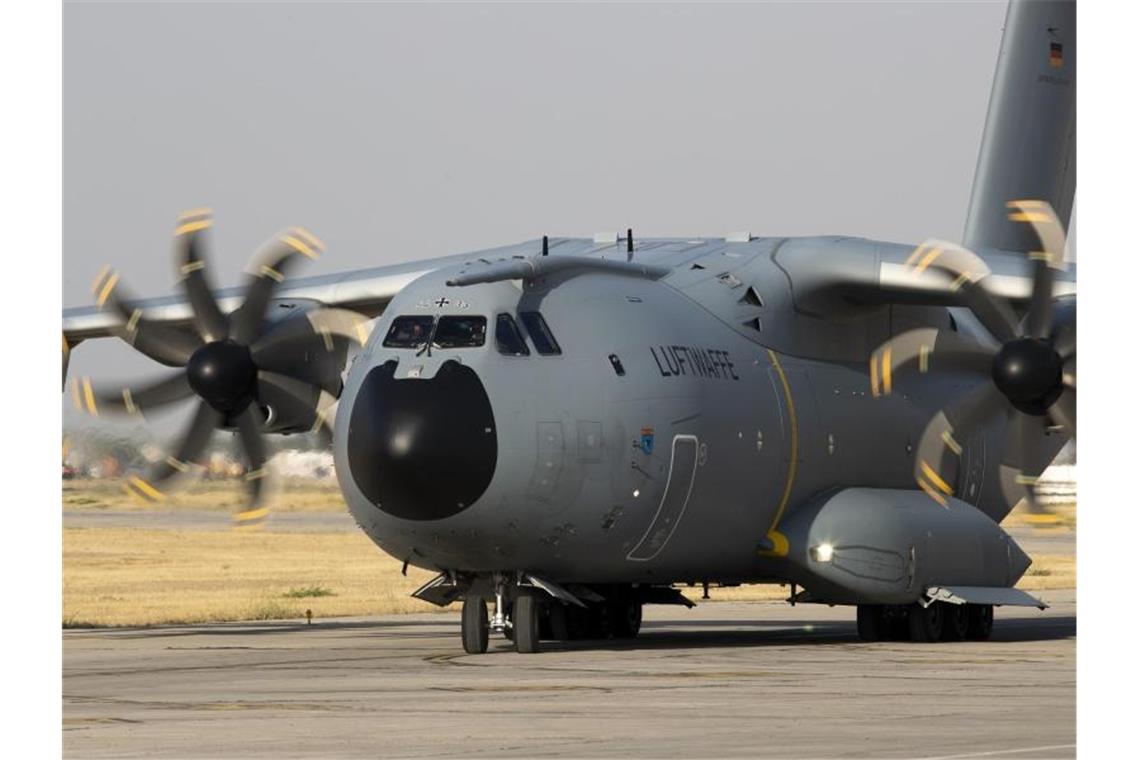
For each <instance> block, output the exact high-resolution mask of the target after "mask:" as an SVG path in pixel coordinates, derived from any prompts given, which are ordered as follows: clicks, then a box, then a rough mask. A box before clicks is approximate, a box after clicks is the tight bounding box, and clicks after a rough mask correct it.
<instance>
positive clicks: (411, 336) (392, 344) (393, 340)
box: [384, 315, 435, 348]
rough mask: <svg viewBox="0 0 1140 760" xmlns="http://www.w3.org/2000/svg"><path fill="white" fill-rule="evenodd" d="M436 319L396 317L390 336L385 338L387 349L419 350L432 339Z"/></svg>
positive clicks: (389, 330)
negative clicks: (432, 326)
mask: <svg viewBox="0 0 1140 760" xmlns="http://www.w3.org/2000/svg"><path fill="white" fill-rule="evenodd" d="M434 321H435V317H428V316H419V315H417V316H412V317H396V318H395V319H393V320H392V326H391V327H389V328H388V334H387V335H385V336H384V346H385V347H386V348H419V347H420V346H422V345H423V344H424V343H426V342H427V340H428V338H429V337H431V325H432V322H434Z"/></svg>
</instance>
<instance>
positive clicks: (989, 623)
mask: <svg viewBox="0 0 1140 760" xmlns="http://www.w3.org/2000/svg"><path fill="white" fill-rule="evenodd" d="M966 617H967V618H968V620H969V623H968V624H967V626H966V638H967V639H969V640H970V641H989V640H990V635H991V634H993V632H994V606H993V605H992V604H967V605H966Z"/></svg>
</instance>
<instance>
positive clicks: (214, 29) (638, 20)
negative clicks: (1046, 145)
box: [63, 2, 1005, 380]
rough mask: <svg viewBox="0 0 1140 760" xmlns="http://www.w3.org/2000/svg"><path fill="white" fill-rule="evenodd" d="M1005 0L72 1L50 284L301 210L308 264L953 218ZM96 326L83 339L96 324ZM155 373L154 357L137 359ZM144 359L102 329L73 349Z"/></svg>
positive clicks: (124, 367)
mask: <svg viewBox="0 0 1140 760" xmlns="http://www.w3.org/2000/svg"><path fill="white" fill-rule="evenodd" d="M1004 16H1005V3H1004V2H946V3H932V2H910V3H907V2H890V3H885V2H884V3H860V2H841V3H755V4H739V3H738V4H716V5H714V4H708V3H703V4H700V5H697V4H693V5H683V4H668V5H666V4H661V5H655V4H643V3H637V4H633V3H630V4H605V5H602V4H593V3H591V4H551V3H533V4H518V3H498V4H475V3H464V4H430V5H426V4H418V5H412V4H386V3H385V4H380V3H359V2H357V3H339V4H334V3H270V2H256V3H201V2H195V3H190V2H187V3H152V4H142V3H134V2H123V3H99V2H82V3H74V2H72V3H67V4H66V6H65V11H64V259H63V261H64V282H63V297H64V303H65V305H68V306H77V305H83V304H87V303H90V301H91V296H90V293H89V291H88V287H89V285H90V281H91V279H92V278H93V276H94V275H95V273H96V271H97V270H98V269H99V267H100V266H101V265H102V264H103V263H107V262H109V263H112V264H114V265H115V266H116V267H117V268H118V269H119V270H120V271H122V272H123V273H124V280H125V282H126V283H128V284H129V285H130V287H131V288H132V290H133V291H135V292H137V293H138V294H139V295H161V294H165V293H167V292H169V291H170V290H171V288H172V282H173V273H172V264H171V256H170V234H171V231H172V229H173V222H174V218H175V216H176V215H177V213H178V212H179V211H180V210H182V209H186V208H191V207H195V206H201V205H208V206H210V207H211V208H213V209H214V211H215V215H216V218H217V224H216V226H215V234H214V236H213V240H214V241H215V242H216V248H215V249H214V250H213V251H212V257H213V258H212V261H213V271H214V273H215V275H218V276H219V279H220V280H221V281H220V282H219V284H233V283H236V282H237V281H238V280H239V278H240V272H241V269H242V267H243V266H244V264H245V262H246V259H247V257H248V256H249V255H250V254H251V253H252V251H253V250H254V248H255V247H256V246H257V245H258V244H259V243H260V242H261V241H262V240H264V239H265V238H267V237H269V236H271V235H272V234H273V233H274V232H276V231H277V230H279V229H280V228H282V227H284V226H286V225H290V224H302V225H305V226H307V227H309V228H310V229H312V230H313V231H314V232H316V233H317V234H318V235H319V236H321V237H322V238H323V239H324V240H325V241H326V242H327V243H328V250H327V252H326V254H325V257H324V258H323V259H322V260H321V261H320V262H318V263H317V264H314V265H308V266H307V267H306V269H305V273H319V272H332V271H337V270H341V269H354V268H359V267H364V266H374V265H378V264H383V263H388V262H399V261H404V260H408V259H419V258H428V257H431V256H436V255H441V254H446V253H456V252H460V251H464V250H472V249H476V248H481V247H488V246H493V245H499V244H506V243H511V242H516V241H518V240H521V239H526V238H531V237H536V236H539V235H542V234H544V233H547V234H551V235H578V236H589V235H592V234H593V233H594V232H596V231H599V230H614V229H624V228H625V227H627V226H632V227H633V228H634V232H635V234H637V235H642V236H655V235H710V236H712V235H724V234H725V233H728V232H732V231H737V230H743V229H748V230H751V231H752V232H753V234H758V235H809V234H826V233H844V234H853V235H862V236H866V237H872V238H878V239H884V240H891V241H897V242H917V241H919V240H921V239H923V238H926V237H929V236H932V235H933V236H939V237H944V238H948V239H951V240H957V239H960V237H961V232H962V227H963V224H964V222H965V213H966V205H967V202H968V200H969V192H970V183H971V181H972V178H973V173H974V167H975V162H976V160H977V153H978V146H979V142H980V138H981V132H982V127H983V122H984V119H985V112H986V106H987V103H988V99H989V89H990V84H991V81H992V78H993V72H994V65H995V61H996V56H997V50H998V45H999V42H1000V38H1001V25H1002V21H1003V19H1004ZM100 344H102V345H100ZM149 370H153V371H149ZM161 371H162V368H160V367H158V366H157V365H152V364H151V363H150V362H149V361H148V360H146V359H136V358H134V356H133V355H132V353H131V351H130V350H129V349H126V348H125V347H123V346H121V345H116V341H112V340H107V341H101V342H97V343H87V344H84V345H83V346H82V347H81V348H79V349H78V350H77V351H76V353H75V355H74V357H73V359H72V372H73V373H81V374H90V375H92V376H93V377H94V378H95V379H97V380H98V379H108V380H121V379H123V378H127V377H132V376H134V377H138V376H140V373H141V376H143V377H146V376H150V375H152V374H155V373H159V372H161Z"/></svg>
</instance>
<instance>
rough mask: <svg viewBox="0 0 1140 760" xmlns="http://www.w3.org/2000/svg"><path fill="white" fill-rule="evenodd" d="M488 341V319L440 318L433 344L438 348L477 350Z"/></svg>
mask: <svg viewBox="0 0 1140 760" xmlns="http://www.w3.org/2000/svg"><path fill="white" fill-rule="evenodd" d="M486 339H487V318H486V317H468V316H463V317H440V318H439V324H438V325H436V328H435V338H433V340H432V342H433V343H434V344H435V346H436V347H438V348H475V347H477V346H481V345H483V343H484V342H485V341H486Z"/></svg>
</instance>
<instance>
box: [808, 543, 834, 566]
mask: <svg viewBox="0 0 1140 760" xmlns="http://www.w3.org/2000/svg"><path fill="white" fill-rule="evenodd" d="M811 553H812V558H813V559H815V561H816V562H830V561H831V555H832V554H834V553H835V547H834V546H832V545H831V544H820V545H819V546H817V547H815V548H814V549H812V550H811Z"/></svg>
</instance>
